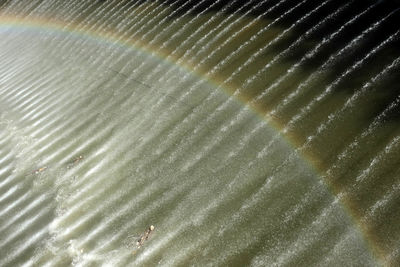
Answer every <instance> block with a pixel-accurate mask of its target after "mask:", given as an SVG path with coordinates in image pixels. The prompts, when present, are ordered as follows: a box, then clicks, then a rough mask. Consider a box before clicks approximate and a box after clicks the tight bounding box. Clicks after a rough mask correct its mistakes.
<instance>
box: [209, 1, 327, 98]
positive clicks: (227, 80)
mask: <svg viewBox="0 0 400 267" xmlns="http://www.w3.org/2000/svg"><path fill="white" fill-rule="evenodd" d="M330 1H331V0H326V1H325V2H323V3H322V4H320V5H319V6H318V7H316V8H314V9H313V10H312V11H310V12H308V13H307V14H306V15H305V16H303V17H302V18H301V19H299V20H297V21H296V22H295V23H294V24H293V25H291V26H290V27H289V28H287V29H285V30H284V31H283V32H282V33H280V34H279V35H278V36H277V37H275V38H274V39H273V40H272V41H270V42H268V43H267V44H266V45H264V46H263V47H262V48H259V49H258V50H257V51H256V52H255V53H254V54H252V55H251V56H250V57H249V58H248V59H247V61H246V62H245V63H243V64H242V65H241V66H240V67H238V68H237V70H235V71H234V72H233V73H232V74H231V75H230V76H229V77H228V79H226V80H225V81H224V82H223V84H227V83H229V82H231V81H232V80H233V78H234V76H236V75H237V74H238V73H239V72H240V71H241V70H242V69H244V68H245V67H247V66H248V65H249V64H250V63H251V62H253V61H254V60H255V59H256V58H257V57H258V56H260V55H261V54H262V53H264V52H265V51H267V50H268V48H270V47H271V46H272V45H273V44H275V43H276V42H278V41H279V40H281V39H282V38H283V37H284V36H285V35H286V34H287V33H289V32H290V31H291V30H292V29H294V28H295V27H296V26H298V25H299V24H301V23H302V22H304V21H305V20H306V19H307V18H309V17H310V16H311V15H313V14H314V13H315V12H318V10H319V9H321V8H323V7H324V6H325V5H326V4H328V3H329V2H330ZM296 7H297V6H296ZM266 29H267V27H265V28H263V29H262V30H261V31H260V32H259V33H260V34H261V32H264V30H266ZM257 35H258V34H255V35H254V36H252V37H254V38H253V40H254V39H255V36H257ZM304 35H305V34H303V35H302V36H304ZM300 38H302V37H300ZM251 41H252V39H250V40H248V41H246V42H244V43H243V44H241V45H240V47H239V48H238V49H237V50H236V51H235V52H234V53H232V54H230V55H229V56H228V57H226V58H225V59H224V60H222V61H221V62H219V63H218V64H217V65H216V66H215V67H214V68H215V71H216V70H218V68H220V67H222V66H223V65H224V64H226V62H227V61H228V60H229V59H230V57H231V56H233V55H234V54H237V53H239V52H238V51H240V50H241V49H244V48H245V47H247V46H248V45H249V44H250V43H251ZM246 86H247V84H246V82H245V83H244V84H243V85H242V87H245V88H246ZM242 87H240V89H239V88H238V89H236V90H235V92H234V95H238V94H239V93H240V90H241V88H242Z"/></svg>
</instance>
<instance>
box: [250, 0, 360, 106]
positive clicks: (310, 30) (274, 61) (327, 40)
mask: <svg viewBox="0 0 400 267" xmlns="http://www.w3.org/2000/svg"><path fill="white" fill-rule="evenodd" d="M352 2H353V1H350V2H348V3H346V4H345V5H343V6H341V7H340V8H338V9H337V10H336V11H335V12H334V13H331V14H330V15H329V16H327V17H325V18H324V19H323V20H321V21H320V22H318V23H317V24H316V25H315V26H313V27H312V28H311V29H309V30H308V31H307V32H306V33H304V34H303V35H301V36H300V38H298V39H297V40H296V41H295V42H294V43H292V44H291V45H290V46H289V47H288V48H286V49H285V50H284V51H283V52H281V53H279V54H278V55H276V56H275V57H274V58H273V59H272V60H270V61H269V62H268V64H266V65H265V66H264V67H263V68H261V69H260V70H259V71H258V72H257V73H256V74H254V75H252V76H251V77H249V78H248V79H246V81H245V82H244V84H243V85H242V86H243V87H245V88H248V87H249V86H250V84H251V83H252V82H254V81H255V80H256V79H257V78H259V77H260V76H261V75H262V73H265V72H266V70H268V69H270V68H271V67H272V66H273V65H274V64H275V63H276V62H278V61H279V60H280V59H281V58H283V57H285V56H287V55H289V54H290V52H291V51H292V49H294V48H295V47H296V46H298V45H300V44H301V43H302V42H303V41H304V40H305V39H306V38H307V37H308V36H310V35H311V34H312V33H314V32H315V31H317V30H318V29H319V28H320V27H322V26H323V25H324V24H325V23H327V21H329V20H332V19H334V18H335V16H337V15H338V14H340V12H342V11H343V10H345V9H346V8H348V7H349V6H350V4H351V3H352ZM331 36H333V35H331ZM329 41H330V38H328V39H325V38H324V39H323V40H322V42H320V43H318V44H317V45H316V46H315V47H314V49H313V50H311V51H309V52H307V53H306V55H305V56H304V57H303V58H301V59H300V60H299V61H298V62H296V63H295V64H293V65H292V67H290V69H288V70H287V72H286V74H284V75H283V76H281V77H280V78H279V82H280V81H283V80H284V79H286V78H287V76H289V75H290V74H293V73H294V71H295V70H296V69H298V68H299V67H300V66H301V64H302V63H303V62H304V61H305V60H306V59H309V58H311V57H313V56H314V55H315V54H316V53H318V51H319V50H320V49H321V48H322V47H323V45H324V44H325V43H327V42H329ZM249 63H250V62H249ZM275 84H279V83H278V82H275V83H274V84H273V85H271V86H270V87H269V88H268V89H266V90H264V91H263V93H262V94H261V95H262V96H264V95H265V94H267V92H268V91H269V90H271V89H270V88H271V87H273V86H275ZM258 99H259V97H257V98H256V100H253V102H255V101H257V100H258Z"/></svg>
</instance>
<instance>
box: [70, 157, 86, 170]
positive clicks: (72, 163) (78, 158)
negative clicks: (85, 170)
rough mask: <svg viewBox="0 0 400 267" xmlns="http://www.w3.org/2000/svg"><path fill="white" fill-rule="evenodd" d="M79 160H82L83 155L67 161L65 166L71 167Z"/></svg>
mask: <svg viewBox="0 0 400 267" xmlns="http://www.w3.org/2000/svg"><path fill="white" fill-rule="evenodd" d="M81 160H83V156H79V157H76V158H74V160H72V161H71V162H70V163H68V166H67V168H71V167H72V166H73V165H75V164H77V163H78V162H80V161H81Z"/></svg>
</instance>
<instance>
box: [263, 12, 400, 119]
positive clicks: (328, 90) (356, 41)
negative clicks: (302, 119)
mask: <svg viewBox="0 0 400 267" xmlns="http://www.w3.org/2000/svg"><path fill="white" fill-rule="evenodd" d="M390 15H391V14H389V15H388V16H387V17H385V18H383V19H382V20H381V21H380V22H382V21H384V20H385V19H386V18H388V17H389V16H390ZM354 18H356V17H354ZM378 25H379V23H376V24H374V25H373V26H371V27H370V28H368V29H367V30H365V31H364V32H362V33H361V34H360V35H359V36H357V37H356V38H355V39H353V40H352V41H351V42H350V43H349V44H348V45H346V46H345V47H344V48H342V49H341V50H340V51H338V52H337V53H336V54H335V55H332V56H330V58H329V59H328V60H327V61H326V62H325V63H324V65H322V66H321V67H320V69H321V71H323V70H325V72H326V71H327V70H328V69H329V66H330V65H331V64H334V62H335V61H336V60H338V58H340V56H342V55H343V56H344V54H345V53H346V52H347V50H353V49H354V48H355V47H354V46H355V45H356V44H359V43H361V40H362V38H366V36H367V34H368V33H370V32H372V31H374V30H376V27H378ZM375 26H376V27H375ZM398 33H399V31H397V32H396V33H395V34H393V35H392V36H390V37H389V38H387V39H386V40H385V41H383V42H382V43H380V44H379V45H378V46H376V47H374V48H373V49H372V50H371V51H369V52H368V53H367V54H366V55H365V56H364V57H363V58H362V59H360V60H358V61H356V62H355V63H354V64H353V65H352V66H351V67H349V68H347V69H346V70H345V71H344V72H343V73H342V74H341V75H340V76H339V77H338V78H336V79H335V80H334V81H333V82H332V83H331V84H329V85H328V86H327V87H326V88H325V90H324V91H323V92H322V93H321V94H320V95H318V96H316V97H315V98H313V99H312V101H311V102H310V103H309V104H308V105H307V106H306V107H305V109H306V110H307V111H309V110H311V106H312V105H315V104H316V103H318V102H320V101H322V100H323V99H325V98H326V97H327V96H329V94H330V93H331V92H332V91H333V89H334V88H335V86H337V85H338V84H339V83H340V82H341V81H342V80H343V79H345V78H346V77H347V76H348V75H350V74H351V73H352V72H353V71H355V70H357V69H359V68H361V67H362V64H363V63H364V62H365V61H366V60H368V59H369V58H370V57H372V56H373V55H374V54H376V53H377V52H379V50H381V49H382V48H383V47H384V46H385V45H387V44H388V43H390V42H391V41H394V40H395V38H396V35H397V34H398ZM321 71H319V72H318V74H321ZM315 76H316V75H315V74H312V75H311V76H310V77H309V78H308V79H307V80H306V81H305V82H303V83H302V84H300V85H299V86H298V87H297V88H296V90H294V91H293V92H292V93H290V94H289V95H288V96H287V97H286V98H285V100H284V101H283V103H280V104H279V105H278V106H277V108H276V109H275V110H273V111H271V114H272V115H273V114H275V113H277V112H279V110H280V109H283V108H284V107H285V106H286V105H288V104H290V103H291V102H293V101H294V100H295V99H296V97H297V96H298V95H299V94H300V93H302V92H304V88H307V85H308V83H309V82H310V81H312V80H314V79H315ZM264 96H265V94H264V93H263V94H262V95H260V96H258V97H257V98H256V100H259V99H261V97H264Z"/></svg>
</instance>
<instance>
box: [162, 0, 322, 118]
mask: <svg viewBox="0 0 400 267" xmlns="http://www.w3.org/2000/svg"><path fill="white" fill-rule="evenodd" d="M306 1H307V0H304V1H303V2H301V3H300V4H298V5H296V6H295V7H293V8H292V9H290V10H289V11H287V12H285V13H284V14H283V15H281V16H280V17H279V18H277V19H276V20H274V21H273V22H272V23H270V24H269V25H268V26H266V27H265V28H263V31H264V29H267V28H268V27H269V26H270V25H273V24H274V23H276V22H277V21H279V20H280V19H281V18H283V17H284V16H285V15H287V14H289V13H290V12H291V11H293V10H294V9H295V8H296V7H298V6H300V5H301V4H302V3H304V2H306ZM324 3H325V2H324ZM322 5H324V4H322ZM306 16H307V15H306ZM286 32H287V31H286ZM280 36H282V35H280ZM274 40H275V39H274ZM220 47H222V46H219V48H220ZM217 49H218V48H217ZM214 51H215V50H214ZM236 51H238V50H236ZM200 64H202V63H201V62H200V63H199V64H197V65H196V66H199V65H200ZM196 66H195V67H194V69H196V68H197V67H196ZM216 69H217V68H215V67H214V68H212V69H211V70H210V71H208V72H207V74H206V76H210V75H211V73H212V72H213V71H214V72H215V71H216ZM228 79H229V78H228ZM182 80H185V79H182ZM199 84H200V83H199V82H197V83H195V84H193V85H192V86H191V88H190V89H189V90H188V91H187V92H186V93H184V94H182V96H181V97H180V98H179V99H178V101H177V102H176V103H179V102H182V101H183V100H184V99H185V98H187V97H188V95H190V94H191V93H192V92H193V91H194V90H195V89H196V87H198V86H199ZM212 97H214V93H211V94H210V95H209V96H208V97H207V98H206V99H205V100H206V101H207V100H208V99H209V98H212ZM232 100H233V98H229V99H228V100H227V101H226V102H229V101H232ZM160 102H161V100H160V101H159V103H160ZM173 108H175V105H172V106H171V107H170V109H173ZM220 110H221V109H220ZM214 114H215V112H214V113H212V115H211V116H213V115H214ZM157 123H158V121H157V122H155V125H156V124H157Z"/></svg>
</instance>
